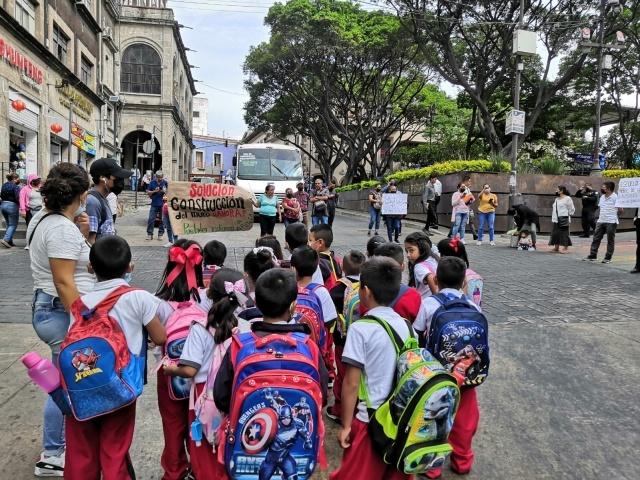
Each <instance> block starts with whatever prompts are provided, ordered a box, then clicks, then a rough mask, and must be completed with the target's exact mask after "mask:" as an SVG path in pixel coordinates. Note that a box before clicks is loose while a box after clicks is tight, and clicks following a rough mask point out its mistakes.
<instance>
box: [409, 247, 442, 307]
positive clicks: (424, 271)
mask: <svg viewBox="0 0 640 480" xmlns="http://www.w3.org/2000/svg"><path fill="white" fill-rule="evenodd" d="M437 268H438V261H437V260H436V259H435V258H433V257H429V258H427V259H426V260H424V261H422V262H419V263H418V264H417V265H416V266H415V267H414V269H413V276H414V277H415V280H416V290H418V293H419V294H420V296H421V297H422V300H423V301H424V300H425V299H426V298H429V297H430V296H431V295H433V292H432V291H431V289H430V288H429V285H427V284H426V281H425V280H426V278H427V276H428V275H435V274H436V270H437Z"/></svg>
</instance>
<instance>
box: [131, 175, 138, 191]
mask: <svg viewBox="0 0 640 480" xmlns="http://www.w3.org/2000/svg"><path fill="white" fill-rule="evenodd" d="M137 188H138V177H136V176H135V175H134V176H132V177H131V191H132V192H135V191H136V189H137Z"/></svg>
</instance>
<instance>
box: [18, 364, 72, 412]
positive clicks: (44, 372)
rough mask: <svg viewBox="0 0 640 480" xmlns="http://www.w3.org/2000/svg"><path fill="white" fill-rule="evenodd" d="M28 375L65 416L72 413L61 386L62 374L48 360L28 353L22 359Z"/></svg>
mask: <svg viewBox="0 0 640 480" xmlns="http://www.w3.org/2000/svg"><path fill="white" fill-rule="evenodd" d="M20 360H22V363H23V364H24V366H25V367H27V374H28V375H29V377H31V380H33V383H35V384H36V385H38V386H39V387H40V388H41V389H42V390H44V391H45V392H46V393H48V394H49V395H50V396H51V398H52V399H53V401H54V402H55V403H56V405H58V408H60V410H61V411H62V413H64V414H68V413H71V410H70V408H69V402H68V401H67V399H66V395H65V394H64V391H63V390H62V387H61V385H60V372H59V371H58V369H57V368H56V366H55V365H54V364H53V362H52V361H51V360H49V359H48V358H42V357H41V356H40V355H38V354H37V353H36V352H28V353H26V354H24V355H23V356H22V358H21V359H20Z"/></svg>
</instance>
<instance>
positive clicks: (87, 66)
mask: <svg viewBox="0 0 640 480" xmlns="http://www.w3.org/2000/svg"><path fill="white" fill-rule="evenodd" d="M92 77H93V64H92V63H91V62H90V61H89V60H87V59H86V58H85V56H84V55H81V56H80V80H82V83H84V84H85V85H91V79H92Z"/></svg>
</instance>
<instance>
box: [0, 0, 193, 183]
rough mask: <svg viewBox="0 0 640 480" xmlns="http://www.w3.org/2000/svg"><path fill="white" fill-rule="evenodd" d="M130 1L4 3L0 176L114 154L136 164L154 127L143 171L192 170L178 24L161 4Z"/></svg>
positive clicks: (177, 174)
mask: <svg viewBox="0 0 640 480" xmlns="http://www.w3.org/2000/svg"><path fill="white" fill-rule="evenodd" d="M133 1H135V3H136V4H137V5H138V6H137V7H129V6H127V5H123V3H124V4H126V3H127V1H126V0H125V1H124V2H122V3H121V2H120V1H118V0H45V1H43V2H38V1H32V0H4V1H3V2H0V167H1V170H2V173H3V175H4V174H5V173H6V172H7V171H9V170H15V171H17V172H18V173H19V174H20V175H21V176H24V177H26V175H27V174H29V173H38V174H40V175H41V176H45V175H46V174H47V173H48V171H49V169H50V168H51V167H52V166H53V165H55V164H56V163H58V162H61V161H69V162H73V163H77V164H79V165H82V166H83V167H85V168H88V167H89V166H90V164H91V162H92V161H93V159H95V158H99V157H102V156H108V155H112V156H115V157H117V158H119V159H120V160H121V161H122V162H125V161H127V162H128V165H126V166H127V167H128V168H131V167H132V166H133V164H134V163H135V160H134V159H136V158H138V157H137V156H136V155H135V152H132V151H131V148H130V145H131V142H132V141H133V143H134V144H135V143H136V142H135V141H136V140H142V139H150V138H151V136H152V134H153V133H154V132H155V137H156V138H155V142H156V144H157V148H156V150H155V152H154V153H153V154H150V155H148V156H145V154H144V153H143V154H142V156H141V157H140V158H139V162H140V167H141V169H142V168H144V167H157V168H155V169H158V168H163V169H164V170H167V172H168V174H167V175H168V176H169V177H170V178H176V179H177V178H186V176H187V175H188V168H189V167H188V165H189V159H190V157H191V146H192V144H191V125H190V122H191V108H192V107H191V101H192V97H193V95H194V94H195V93H196V92H195V87H194V82H193V78H192V76H191V72H190V68H189V64H188V61H187V58H186V52H185V47H184V44H183V43H182V38H181V36H180V30H179V27H178V23H177V22H176V21H175V19H174V17H173V12H172V11H171V10H169V9H165V8H162V7H163V5H164V3H162V2H158V1H155V2H154V1H152V0H149V1H148V2H146V1H143V0H133ZM136 24H137V25H136ZM147 47H148V48H147ZM154 54H155V56H154ZM167 59H168V60H167ZM122 133H124V135H123V134H122ZM132 133H134V134H133V135H131V134H132ZM145 137H146V138H145ZM125 140H126V141H125ZM121 152H122V155H120V153H121ZM140 152H142V148H141V149H140ZM127 154H128V155H129V156H127Z"/></svg>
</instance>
